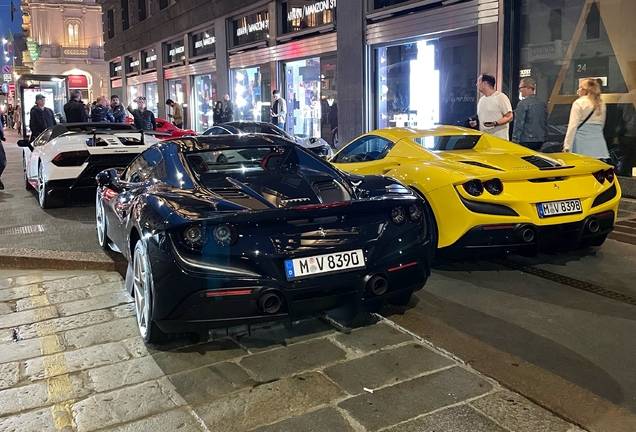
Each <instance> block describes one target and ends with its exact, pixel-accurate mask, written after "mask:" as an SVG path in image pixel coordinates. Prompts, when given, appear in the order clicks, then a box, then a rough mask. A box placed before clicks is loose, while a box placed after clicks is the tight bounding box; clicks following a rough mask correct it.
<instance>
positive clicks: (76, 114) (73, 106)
mask: <svg viewBox="0 0 636 432" xmlns="http://www.w3.org/2000/svg"><path fill="white" fill-rule="evenodd" d="M81 99H82V92H81V91H79V90H71V100H70V101H68V102H67V103H66V104H65V105H64V114H65V115H66V122H67V123H86V122H87V121H88V115H87V114H86V108H85V106H84V102H82V100H81Z"/></svg>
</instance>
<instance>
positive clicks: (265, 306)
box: [257, 292, 283, 314]
mask: <svg viewBox="0 0 636 432" xmlns="http://www.w3.org/2000/svg"><path fill="white" fill-rule="evenodd" d="M257 304H258V308H259V309H260V310H261V311H263V312H265V313H267V314H275V313H276V312H278V311H279V310H280V308H281V307H282V306H283V299H281V298H280V295H278V294H276V293H273V292H268V293H265V294H263V295H262V296H260V297H259V298H258V301H257Z"/></svg>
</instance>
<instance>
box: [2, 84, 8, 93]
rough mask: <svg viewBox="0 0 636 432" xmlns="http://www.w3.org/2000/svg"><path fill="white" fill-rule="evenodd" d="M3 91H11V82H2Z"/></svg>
mask: <svg viewBox="0 0 636 432" xmlns="http://www.w3.org/2000/svg"><path fill="white" fill-rule="evenodd" d="M2 93H9V84H8V83H2Z"/></svg>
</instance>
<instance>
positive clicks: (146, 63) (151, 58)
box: [141, 49, 157, 70]
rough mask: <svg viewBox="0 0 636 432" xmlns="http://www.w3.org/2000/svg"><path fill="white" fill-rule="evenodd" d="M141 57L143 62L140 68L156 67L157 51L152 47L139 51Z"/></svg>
mask: <svg viewBox="0 0 636 432" xmlns="http://www.w3.org/2000/svg"><path fill="white" fill-rule="evenodd" d="M141 58H142V59H143V64H142V65H141V69H142V70H145V69H153V68H156V67H157V53H156V52H155V50H154V49H149V50H146V51H142V52H141Z"/></svg>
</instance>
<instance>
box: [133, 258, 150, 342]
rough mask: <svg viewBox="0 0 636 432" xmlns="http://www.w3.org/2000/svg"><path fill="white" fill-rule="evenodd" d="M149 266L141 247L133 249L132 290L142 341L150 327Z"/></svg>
mask: <svg viewBox="0 0 636 432" xmlns="http://www.w3.org/2000/svg"><path fill="white" fill-rule="evenodd" d="M149 270H150V266H149V262H148V256H147V255H146V251H145V250H144V248H143V246H137V247H136V248H135V255H134V261H133V290H134V294H135V313H136V315H137V326H138V327H139V333H141V337H142V338H144V340H145V339H146V338H147V336H148V329H149V326H150V322H149V321H150V301H149V299H150V284H151V283H152V282H151V280H152V279H151V277H150V274H149Z"/></svg>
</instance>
